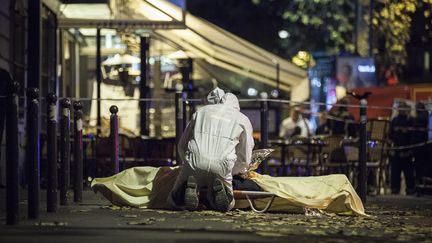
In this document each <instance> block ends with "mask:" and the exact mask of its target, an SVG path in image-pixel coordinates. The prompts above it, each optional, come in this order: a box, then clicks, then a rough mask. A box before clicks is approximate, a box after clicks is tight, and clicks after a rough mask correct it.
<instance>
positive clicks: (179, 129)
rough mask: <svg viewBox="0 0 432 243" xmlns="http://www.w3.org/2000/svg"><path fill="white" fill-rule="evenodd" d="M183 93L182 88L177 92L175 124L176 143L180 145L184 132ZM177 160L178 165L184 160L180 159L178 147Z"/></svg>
mask: <svg viewBox="0 0 432 243" xmlns="http://www.w3.org/2000/svg"><path fill="white" fill-rule="evenodd" d="M183 108H184V107H183V93H182V92H181V90H179V89H177V92H176V93H175V116H176V120H175V126H176V145H177V146H178V144H179V141H180V138H181V136H182V134H183V119H184V118H183ZM176 161H177V165H180V164H181V163H182V161H180V156H179V153H178V148H177V149H176Z"/></svg>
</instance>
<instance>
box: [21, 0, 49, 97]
mask: <svg viewBox="0 0 432 243" xmlns="http://www.w3.org/2000/svg"><path fill="white" fill-rule="evenodd" d="M41 12H42V0H32V1H28V38H27V50H28V55H27V63H30V64H31V65H27V66H28V73H27V77H28V80H27V87H33V88H39V84H40V80H41V63H42V60H41V58H42V56H41V50H42V17H41ZM53 48H55V47H53Z"/></svg>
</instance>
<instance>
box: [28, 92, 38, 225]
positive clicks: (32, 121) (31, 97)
mask: <svg viewBox="0 0 432 243" xmlns="http://www.w3.org/2000/svg"><path fill="white" fill-rule="evenodd" d="M27 98H28V100H27V172H28V178H29V179H28V217H29V219H37V218H39V193H40V186H39V182H40V180H39V174H40V173H39V170H40V167H39V166H40V156H39V137H40V135H39V132H40V131H39V100H38V99H39V89H37V88H29V89H28V90H27Z"/></svg>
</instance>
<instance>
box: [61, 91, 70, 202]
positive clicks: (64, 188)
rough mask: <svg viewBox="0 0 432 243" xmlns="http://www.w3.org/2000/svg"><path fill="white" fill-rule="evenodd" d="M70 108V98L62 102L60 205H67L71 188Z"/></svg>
mask: <svg viewBox="0 0 432 243" xmlns="http://www.w3.org/2000/svg"><path fill="white" fill-rule="evenodd" d="M70 107H71V101H70V100H69V99H68V98H64V99H62V100H61V114H62V115H61V120H60V205H67V204H68V198H67V192H68V189H69V186H70V154H71V148H70Z"/></svg>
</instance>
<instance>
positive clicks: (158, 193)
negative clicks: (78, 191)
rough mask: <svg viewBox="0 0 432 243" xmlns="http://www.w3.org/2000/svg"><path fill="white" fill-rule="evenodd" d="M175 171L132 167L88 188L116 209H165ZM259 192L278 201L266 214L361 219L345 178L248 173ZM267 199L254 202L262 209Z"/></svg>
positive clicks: (361, 211)
mask: <svg viewBox="0 0 432 243" xmlns="http://www.w3.org/2000/svg"><path fill="white" fill-rule="evenodd" d="M178 172H179V167H150V166H143V167H134V168H130V169H127V170H124V171H122V172H120V173H118V174H116V175H113V176H111V177H105V178H95V179H94V180H93V181H92V184H91V187H92V189H93V190H94V191H95V192H100V193H102V194H103V195H104V196H105V197H106V198H107V199H108V200H109V201H110V202H111V203H113V204H114V205H117V206H132V207H145V208H158V209H169V206H168V204H167V203H166V201H167V200H166V199H167V195H168V193H169V191H170V190H171V188H172V187H173V185H174V181H175V179H176V177H177V175H178ZM251 179H252V180H253V181H255V182H256V183H257V184H258V185H259V186H260V187H261V188H262V189H263V190H265V191H268V192H272V193H274V194H276V195H277V196H278V197H277V198H276V199H275V201H274V202H273V204H272V206H271V208H270V211H300V210H302V209H303V208H316V209H320V210H323V211H326V212H330V213H349V214H355V215H365V213H364V208H363V204H362V202H361V200H360V198H359V197H358V195H357V193H356V192H355V190H354V188H353V187H352V185H351V183H350V182H349V180H348V178H347V177H346V176H345V175H327V176H310V177H271V176H268V175H260V174H258V173H255V172H253V173H251ZM266 201H267V199H260V200H256V204H257V206H258V207H263V206H264V205H265V203H266ZM248 206H249V204H248V202H247V201H246V200H236V206H235V208H247V207H248Z"/></svg>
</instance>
